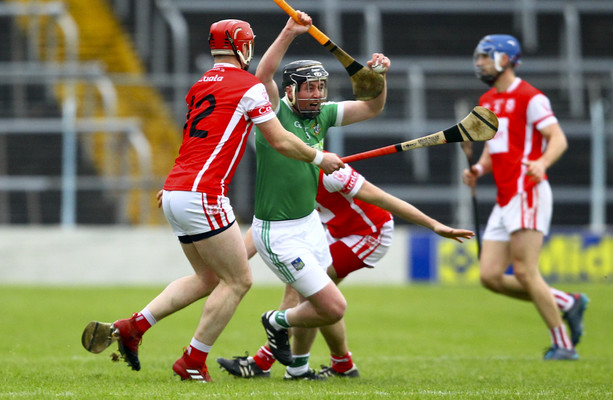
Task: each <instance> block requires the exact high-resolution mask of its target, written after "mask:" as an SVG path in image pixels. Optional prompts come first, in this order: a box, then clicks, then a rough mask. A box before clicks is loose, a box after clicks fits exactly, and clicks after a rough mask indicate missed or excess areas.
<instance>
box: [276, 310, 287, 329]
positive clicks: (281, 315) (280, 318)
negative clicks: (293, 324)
mask: <svg viewBox="0 0 613 400" xmlns="http://www.w3.org/2000/svg"><path fill="white" fill-rule="evenodd" d="M285 311H287V310H285ZM285 311H277V312H276V314H275V322H276V323H277V324H279V325H281V326H282V327H284V328H289V327H290V326H289V322H287V319H286V318H285Z"/></svg>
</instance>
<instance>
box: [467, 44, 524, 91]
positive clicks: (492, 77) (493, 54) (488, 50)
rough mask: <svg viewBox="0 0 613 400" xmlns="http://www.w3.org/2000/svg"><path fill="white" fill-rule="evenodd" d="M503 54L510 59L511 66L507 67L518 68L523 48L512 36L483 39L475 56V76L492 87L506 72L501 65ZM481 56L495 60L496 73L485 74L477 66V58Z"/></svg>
mask: <svg viewBox="0 0 613 400" xmlns="http://www.w3.org/2000/svg"><path fill="white" fill-rule="evenodd" d="M503 54H506V55H507V56H508V57H509V64H507V67H508V66H509V65H511V66H516V65H517V64H519V63H520V62H521V61H520V58H521V46H520V45H519V41H518V40H517V39H515V38H514V37H513V36H511V35H487V36H485V37H484V38H483V39H481V40H480V41H479V44H478V45H477V47H476V48H475V52H474V54H473V59H474V63H475V65H474V66H475V75H477V78H479V79H480V80H481V81H482V82H484V83H486V84H488V85H490V86H492V85H493V84H494V83H495V82H496V80H497V79H498V77H499V76H500V74H501V73H502V72H503V71H504V70H505V68H503V67H502V65H500V61H501V60H502V56H503ZM480 55H486V56H488V57H489V58H491V59H492V60H494V68H496V73H494V74H491V73H490V74H485V73H484V71H483V70H482V69H481V68H480V67H478V66H477V58H478V56H480Z"/></svg>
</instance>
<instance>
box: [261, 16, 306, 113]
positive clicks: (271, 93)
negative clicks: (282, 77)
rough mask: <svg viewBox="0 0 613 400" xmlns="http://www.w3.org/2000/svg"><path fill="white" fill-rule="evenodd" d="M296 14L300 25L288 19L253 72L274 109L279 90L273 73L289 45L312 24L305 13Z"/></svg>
mask: <svg viewBox="0 0 613 400" xmlns="http://www.w3.org/2000/svg"><path fill="white" fill-rule="evenodd" d="M297 13H298V18H299V20H300V23H298V22H296V21H294V19H293V18H289V19H288V21H287V23H286V24H285V27H284V28H283V30H282V31H281V33H279V36H277V38H276V39H275V41H274V42H273V43H272V44H271V45H270V47H269V48H268V49H267V50H266V52H265V53H264V55H263V56H262V59H261V60H260V62H259V63H258V68H257V69H256V71H255V76H257V77H258V79H259V80H261V81H262V83H263V84H264V86H265V87H266V92H267V93H268V97H269V98H270V103H271V104H272V106H273V108H274V109H276V108H277V106H278V105H279V89H278V88H277V84H276V83H275V80H274V75H275V72H276V71H277V69H279V65H280V64H281V61H282V60H283V57H284V56H285V53H286V52H287V49H288V48H289V46H290V44H291V43H292V42H293V41H294V39H295V38H296V37H297V36H298V35H301V34H303V33H306V32H307V31H308V30H309V27H310V26H311V23H312V20H311V17H310V16H309V15H308V14H307V13H304V12H302V11H299V10H297Z"/></svg>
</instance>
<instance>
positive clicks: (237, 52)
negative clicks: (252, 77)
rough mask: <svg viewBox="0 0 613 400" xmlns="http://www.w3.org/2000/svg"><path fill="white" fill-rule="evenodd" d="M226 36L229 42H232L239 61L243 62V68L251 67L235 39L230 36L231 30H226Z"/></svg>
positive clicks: (231, 44)
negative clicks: (235, 43)
mask: <svg viewBox="0 0 613 400" xmlns="http://www.w3.org/2000/svg"><path fill="white" fill-rule="evenodd" d="M226 37H227V38H228V42H230V46H231V47H232V51H233V52H234V56H235V57H236V59H237V60H238V62H239V63H240V64H241V68H242V69H244V70H245V71H246V70H247V69H249V64H247V62H245V58H244V57H243V54H242V53H241V52H240V51H238V49H237V48H236V46H235V45H234V40H233V39H232V36H230V32H228V31H226Z"/></svg>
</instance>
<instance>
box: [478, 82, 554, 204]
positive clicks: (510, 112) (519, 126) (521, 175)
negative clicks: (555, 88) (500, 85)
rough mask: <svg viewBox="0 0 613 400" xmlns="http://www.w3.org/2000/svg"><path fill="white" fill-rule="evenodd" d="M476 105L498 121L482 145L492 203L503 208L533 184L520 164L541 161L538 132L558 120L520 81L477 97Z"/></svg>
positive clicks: (541, 140)
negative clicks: (489, 162) (492, 188)
mask: <svg viewBox="0 0 613 400" xmlns="http://www.w3.org/2000/svg"><path fill="white" fill-rule="evenodd" d="M479 105H481V106H483V107H485V108H488V109H490V110H492V111H493V112H494V114H496V116H497V117H498V132H497V133H496V136H494V138H493V139H491V140H489V141H488V142H486V144H487V147H488V150H489V152H490V155H491V157H492V169H493V174H494V181H495V182H496V186H497V188H498V192H497V196H496V201H497V203H498V204H499V205H500V206H504V205H506V204H507V203H508V202H509V201H510V200H511V198H512V197H513V196H515V195H516V194H517V193H524V192H526V191H528V190H529V189H531V188H532V187H533V186H534V185H535V184H536V182H533V181H531V180H530V179H529V177H528V176H527V175H526V171H527V167H526V166H525V165H523V164H522V162H524V161H528V160H536V159H538V158H539V157H541V155H542V154H543V152H544V150H545V147H546V145H547V142H546V141H545V139H544V138H543V136H542V135H541V133H540V132H539V129H542V128H544V127H546V126H548V125H551V124H553V123H556V122H557V121H558V120H557V118H556V117H555V115H554V113H553V111H552V110H551V103H550V102H549V99H548V98H547V97H546V96H545V95H544V94H543V93H542V92H541V91H540V90H538V89H536V88H535V87H533V86H532V85H530V84H529V83H528V82H526V81H524V80H522V79H520V78H516V79H515V81H514V82H513V83H512V84H511V86H510V87H509V89H507V91H506V92H503V93H498V92H497V91H496V89H495V88H492V89H490V90H489V91H487V92H486V93H485V94H483V96H481V98H480V100H479ZM544 179H547V177H546V176H545V178H544Z"/></svg>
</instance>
